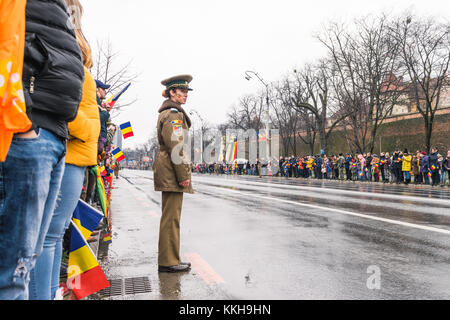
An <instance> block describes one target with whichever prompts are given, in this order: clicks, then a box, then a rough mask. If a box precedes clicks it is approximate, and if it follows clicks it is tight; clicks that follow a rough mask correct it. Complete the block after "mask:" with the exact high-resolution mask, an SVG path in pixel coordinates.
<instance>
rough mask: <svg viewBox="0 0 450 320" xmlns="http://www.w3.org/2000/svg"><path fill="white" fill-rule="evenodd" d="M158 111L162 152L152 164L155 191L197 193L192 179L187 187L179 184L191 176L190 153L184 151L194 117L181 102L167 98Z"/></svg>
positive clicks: (158, 131)
mask: <svg viewBox="0 0 450 320" xmlns="http://www.w3.org/2000/svg"><path fill="white" fill-rule="evenodd" d="M158 112H159V117H158V122H157V128H156V129H157V134H158V142H159V152H158V155H157V156H156V160H155V164H154V166H153V171H154V186H155V191H167V192H186V193H194V190H193V189H192V181H191V183H190V184H189V186H188V187H186V188H183V187H181V186H180V185H179V184H178V183H179V182H182V181H186V180H191V170H190V164H189V163H190V161H189V160H188V158H187V157H189V155H184V154H183V144H184V143H185V142H184V141H187V137H185V135H187V134H189V128H190V127H191V120H190V119H189V117H188V115H187V114H186V112H185V111H184V109H183V108H182V107H181V105H180V104H178V103H175V102H173V101H171V100H170V99H168V100H166V101H164V103H163V104H162V106H161V108H160V109H159V110H158ZM174 161H175V163H174Z"/></svg>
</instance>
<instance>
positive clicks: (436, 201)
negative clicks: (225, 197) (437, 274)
mask: <svg viewBox="0 0 450 320" xmlns="http://www.w3.org/2000/svg"><path fill="white" fill-rule="evenodd" d="M202 179H204V182H210V183H211V181H212V180H213V179H208V178H200V179H198V178H197V179H195V180H194V182H195V181H196V180H202ZM228 181H229V180H228ZM228 181H227V180H225V181H221V183H220V184H217V183H215V184H216V185H223V182H228ZM238 183H239V184H247V185H254V186H261V185H265V186H267V187H276V188H280V189H297V190H306V191H313V192H328V191H330V192H335V193H344V194H349V195H361V196H370V197H377V198H384V199H394V200H406V201H414V202H428V203H434V204H443V205H447V206H449V207H450V200H443V199H434V198H425V197H414V196H401V195H395V194H385V193H376V192H364V191H352V190H341V189H334V188H320V187H305V186H292V185H284V184H269V183H268V182H252V181H238ZM228 185H229V186H234V185H230V184H228ZM194 189H195V188H194Z"/></svg>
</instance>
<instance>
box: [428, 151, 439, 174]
mask: <svg viewBox="0 0 450 320" xmlns="http://www.w3.org/2000/svg"><path fill="white" fill-rule="evenodd" d="M431 166H434V167H436V168H437V166H438V156H437V152H435V153H431V154H430V158H429V168H430V171H435V170H436V169H435V170H433V169H432V167H431Z"/></svg>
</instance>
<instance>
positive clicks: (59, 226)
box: [30, 164, 86, 300]
mask: <svg viewBox="0 0 450 320" xmlns="http://www.w3.org/2000/svg"><path fill="white" fill-rule="evenodd" d="M85 169H86V167H78V166H74V165H70V164H66V168H65V170H64V175H63V178H62V181H61V188H60V192H59V196H58V200H57V203H56V208H55V211H54V213H53V217H52V220H51V222H50V226H49V229H48V232H47V235H46V237H45V240H44V248H43V250H42V254H41V255H40V256H39V258H38V259H37V261H36V266H35V268H34V269H33V270H32V271H31V280H30V300H52V299H53V298H54V296H55V293H56V290H57V289H58V287H59V273H60V266H61V257H62V239H63V237H64V233H65V231H66V229H67V228H68V226H69V223H70V219H71V218H72V214H73V211H74V210H75V208H76V206H77V204H78V201H79V199H80V195H81V188H82V186H83V180H84V174H85V171H86V170H85Z"/></svg>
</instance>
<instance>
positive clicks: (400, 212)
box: [104, 170, 450, 299]
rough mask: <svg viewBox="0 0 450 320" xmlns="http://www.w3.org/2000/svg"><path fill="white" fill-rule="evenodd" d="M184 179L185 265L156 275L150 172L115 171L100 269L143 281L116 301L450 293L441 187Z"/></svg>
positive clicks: (446, 198) (155, 204)
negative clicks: (108, 236)
mask: <svg viewBox="0 0 450 320" xmlns="http://www.w3.org/2000/svg"><path fill="white" fill-rule="evenodd" d="M124 178H125V179H124ZM193 186H194V189H195V192H196V193H195V194H193V195H185V198H184V203H183V212H182V220H181V232H182V235H181V239H182V240H181V241H182V247H181V249H182V255H183V258H184V259H186V260H189V261H191V262H192V264H193V269H192V271H191V272H190V273H188V274H181V275H172V274H169V275H167V274H158V273H157V271H156V270H157V266H156V260H157V259H156V257H157V241H158V232H159V217H160V201H161V194H160V193H156V192H154V191H153V175H152V172H149V171H133V170H123V171H121V179H119V180H117V181H116V189H115V190H114V193H113V199H114V200H113V201H114V202H113V204H112V210H113V219H114V220H113V231H116V234H115V235H114V233H113V243H112V244H111V245H110V254H108V257H107V258H106V259H105V261H104V264H105V268H106V269H107V271H108V272H109V275H110V276H111V277H114V276H116V277H128V276H142V275H146V276H148V277H149V278H150V280H151V283H152V286H153V291H152V293H151V294H147V295H140V296H139V295H136V296H133V297H122V298H124V299H126V298H129V299H230V298H231V299H449V298H450V290H449V289H448V288H449V287H450V275H449V273H448V270H449V267H450V251H449V249H450V189H445V188H444V189H441V188H433V189H432V188H431V187H424V186H403V185H383V184H368V183H352V182H339V181H317V180H303V179H284V178H275V177H273V178H271V177H264V178H262V179H259V178H257V177H256V178H255V177H225V176H213V175H211V176H209V175H194V177H193Z"/></svg>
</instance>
